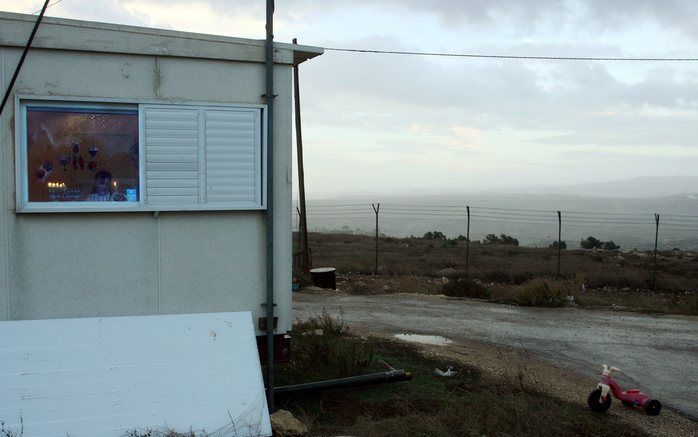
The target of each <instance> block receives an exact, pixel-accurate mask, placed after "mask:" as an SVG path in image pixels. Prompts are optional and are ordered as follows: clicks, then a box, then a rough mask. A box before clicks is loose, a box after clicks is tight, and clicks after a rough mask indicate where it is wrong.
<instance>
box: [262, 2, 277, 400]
mask: <svg viewBox="0 0 698 437" xmlns="http://www.w3.org/2000/svg"><path fill="white" fill-rule="evenodd" d="M266 32H267V39H266V69H265V70H266V92H265V94H264V98H265V101H266V104H267V132H266V134H267V174H266V182H267V193H266V194H267V199H266V200H267V215H266V218H267V223H266V252H267V253H266V261H267V268H266V285H267V302H266V310H267V311H266V313H267V405H268V407H269V411H271V412H274V411H275V410H276V406H275V405H274V196H273V194H274V184H273V182H274V160H273V157H274V153H273V152H274V130H273V126H274V111H273V109H274V0H267V23H266Z"/></svg>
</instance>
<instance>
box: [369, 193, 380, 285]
mask: <svg viewBox="0 0 698 437" xmlns="http://www.w3.org/2000/svg"><path fill="white" fill-rule="evenodd" d="M371 207H373V212H375V213H376V264H375V267H374V268H373V274H374V275H377V274H378V211H380V209H381V204H380V203H376V204H374V203H372V204H371Z"/></svg>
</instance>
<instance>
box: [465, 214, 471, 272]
mask: <svg viewBox="0 0 698 437" xmlns="http://www.w3.org/2000/svg"><path fill="white" fill-rule="evenodd" d="M465 211H466V212H467V214H468V226H467V228H466V231H465V276H468V264H469V258H470V206H468V205H466V206H465Z"/></svg>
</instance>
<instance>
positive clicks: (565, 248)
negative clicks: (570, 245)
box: [548, 241, 567, 250]
mask: <svg viewBox="0 0 698 437" xmlns="http://www.w3.org/2000/svg"><path fill="white" fill-rule="evenodd" d="M557 245H558V243H557V241H553V244H551V245H550V246H548V249H555V250H557ZM560 250H567V242H565V241H560Z"/></svg>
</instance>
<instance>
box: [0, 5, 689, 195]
mask: <svg viewBox="0 0 698 437" xmlns="http://www.w3.org/2000/svg"><path fill="white" fill-rule="evenodd" d="M42 3H43V2H42V1H40V0H0V9H2V10H7V11H13V12H24V13H33V12H35V11H36V10H37V9H40V7H41V4H42ZM264 3H265V2H264V0H239V1H233V0H182V1H179V0H167V1H166V0H62V1H61V2H60V3H58V4H56V5H55V6H53V7H51V8H50V9H49V12H48V15H53V16H60V17H66V18H75V19H85V20H96V21H106V22H114V23H125V24H133V25H143V26H151V27H160V28H168V29H177V30H186V31H193V32H204V33H215V34H221V35H230V36H240V37H248V38H256V39H262V38H264V20H265V15H264V13H265V7H264ZM276 3H277V4H276V15H275V20H276V21H275V31H276V32H275V34H276V35H275V37H276V39H277V40H279V41H286V42H290V40H291V39H292V38H293V37H297V38H298V39H299V42H300V43H303V44H310V45H318V46H324V47H344V48H363V49H379V50H408V51H435V52H454V53H487V54H513V55H548V56H597V57H698V50H697V49H698V26H696V24H695V23H696V21H697V20H698V2H695V1H691V0H686V1H674V0H614V1H602V0H586V1H581V0H580V1H568V0H526V1H518V0H509V1H504V0H502V1H490V0H469V1H462V0H431V1H428V2H427V1H424V0H382V1H380V2H377V1H365V0H333V1H327V0H277V2H276ZM697 73H698V62H683V63H680V62H587V61H584V62H563V61H537V60H480V59H465V58H436V57H423V56H399V55H376V54H358V53H342V52H334V51H328V52H326V53H325V54H324V55H323V56H321V57H319V58H316V59H314V60H312V61H310V62H308V63H305V64H303V65H302V67H301V87H302V104H303V129H304V132H303V133H304V146H305V150H306V174H307V187H308V194H309V196H310V197H322V196H326V195H333V194H348V193H356V194H364V193H375V192H380V193H387V192H412V191H414V190H418V191H419V192H422V193H424V192H438V191H443V190H448V191H473V190H486V189H507V188H510V187H520V186H529V185H530V186H534V185H565V184H576V183H586V182H599V181H609V180H618V179H625V178H632V177H638V176H676V175H687V176H698V140H697V138H698V136H697V135H696V132H697V129H698V74H697Z"/></svg>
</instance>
